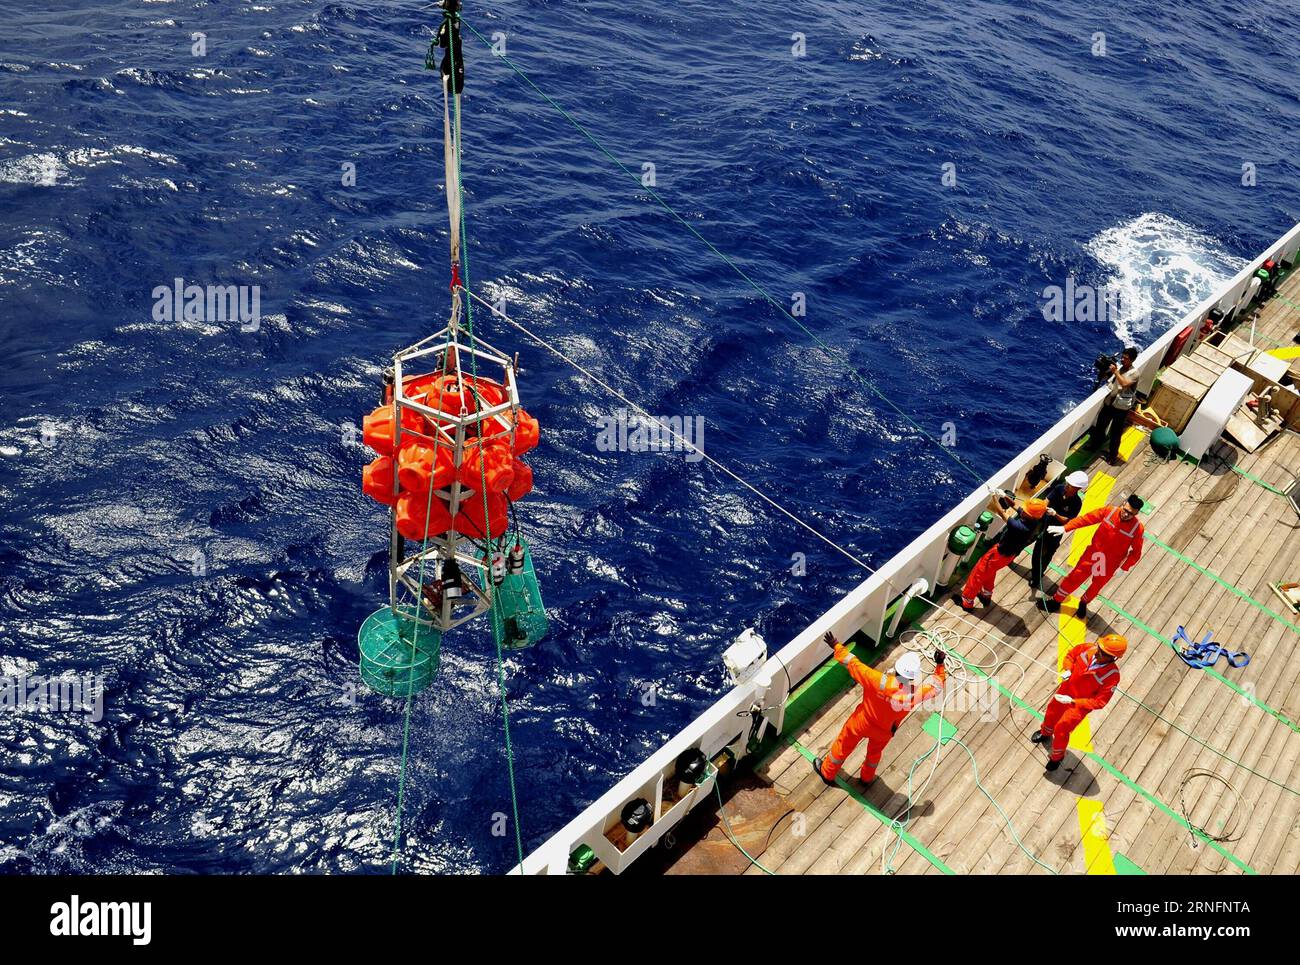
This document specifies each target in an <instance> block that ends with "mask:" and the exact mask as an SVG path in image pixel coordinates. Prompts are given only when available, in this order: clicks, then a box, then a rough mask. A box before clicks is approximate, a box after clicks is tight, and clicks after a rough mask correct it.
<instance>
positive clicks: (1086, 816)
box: [1056, 429, 1143, 875]
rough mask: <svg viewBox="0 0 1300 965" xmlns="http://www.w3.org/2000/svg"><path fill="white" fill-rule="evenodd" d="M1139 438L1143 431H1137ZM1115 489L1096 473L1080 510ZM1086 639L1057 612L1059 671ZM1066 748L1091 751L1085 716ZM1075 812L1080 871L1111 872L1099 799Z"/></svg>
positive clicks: (1074, 546) (1076, 550)
mask: <svg viewBox="0 0 1300 965" xmlns="http://www.w3.org/2000/svg"><path fill="white" fill-rule="evenodd" d="M1134 431H1135V430H1133V429H1129V430H1128V431H1127V432H1125V433H1124V444H1127V443H1129V442H1130V440H1129V434H1130V433H1132V432H1134ZM1137 435H1138V436H1139V439H1138V440H1137V441H1140V437H1141V436H1142V435H1143V433H1141V432H1138V433H1137ZM1124 444H1121V446H1120V454H1121V455H1122V456H1123V457H1124V458H1125V459H1127V458H1128V454H1127V453H1125V451H1124ZM1134 445H1136V442H1132V443H1131V444H1129V445H1128V452H1130V453H1131V452H1132V451H1133V446H1134ZM1114 488H1115V477H1114V476H1110V475H1108V474H1106V473H1104V472H1099V473H1097V474H1096V476H1094V477H1093V479H1092V482H1090V483H1089V484H1088V489H1087V491H1086V492H1085V493H1084V494H1083V509H1082V510H1081V512H1084V513H1087V512H1091V511H1092V510H1094V509H1097V508H1098V507H1100V506H1104V505H1106V500H1108V499H1109V498H1110V493H1111V490H1112V489H1114ZM1095 530H1096V527H1095V526H1089V527H1087V528H1085V529H1077V530H1075V531H1074V533H1073V534H1072V538H1071V540H1070V555H1069V558H1068V559H1069V566H1070V567H1071V568H1073V566H1074V564H1076V563H1078V562H1079V558H1080V557H1081V556H1083V551H1084V550H1086V549H1087V548H1088V544H1089V543H1091V542H1092V535H1093V532H1094V531H1095ZM1085 639H1087V626H1086V625H1085V624H1084V622H1083V621H1082V620H1080V619H1079V618H1078V617H1077V616H1075V615H1074V614H1073V613H1066V612H1065V611H1064V610H1062V611H1061V613H1060V615H1059V616H1058V618H1057V642H1056V651H1057V655H1056V667H1057V670H1058V671H1059V670H1062V669H1064V667H1065V656H1066V654H1068V653H1069V652H1070V651H1071V650H1072V649H1073V648H1074V647H1076V646H1078V645H1079V644H1081V643H1083V642H1084V640H1085ZM1070 747H1071V749H1073V750H1074V751H1076V752H1078V753H1079V754H1091V753H1093V747H1092V727H1091V726H1090V725H1089V723H1088V718H1086V717H1085V718H1084V719H1083V723H1081V724H1080V725H1079V726H1078V727H1076V728H1075V729H1074V733H1072V734H1071V735H1070ZM1077 807H1078V811H1079V835H1080V838H1081V840H1082V841H1083V859H1084V871H1085V873H1086V874H1090V875H1113V874H1116V871H1115V856H1114V854H1112V853H1111V850H1110V832H1109V831H1108V830H1107V828H1106V814H1105V812H1104V811H1103V809H1102V802H1101V801H1094V800H1091V799H1089V798H1084V797H1081V798H1079V800H1078V803H1077Z"/></svg>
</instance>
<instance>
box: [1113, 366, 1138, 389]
mask: <svg viewBox="0 0 1300 965" xmlns="http://www.w3.org/2000/svg"><path fill="white" fill-rule="evenodd" d="M1110 374H1111V375H1112V376H1113V377H1114V379H1115V381H1116V382H1118V383H1119V387H1120V388H1121V389H1127V388H1128V387H1129V386H1130V385H1132V384H1133V383H1134V382H1136V381H1137V376H1136V375H1135V376H1133V377H1132V378H1129V377H1128V376H1127V375H1125V374H1124V371H1123V370H1122V369H1121V368H1120V367H1119V366H1118V365H1112V366H1111V367H1110Z"/></svg>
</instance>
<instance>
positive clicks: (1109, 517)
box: [1045, 496, 1143, 617]
mask: <svg viewBox="0 0 1300 965" xmlns="http://www.w3.org/2000/svg"><path fill="white" fill-rule="evenodd" d="M1142 505H1143V503H1142V499H1141V498H1140V497H1138V496H1130V497H1129V498H1128V502H1126V503H1125V504H1124V505H1123V506H1102V507H1101V508H1100V509H1094V510H1093V511H1092V512H1090V513H1084V514H1083V515H1082V516H1076V517H1074V519H1072V520H1070V521H1069V522H1068V523H1066V524H1065V525H1064V526H1049V527H1047V532H1048V533H1050V534H1052V535H1053V536H1060V535H1061V534H1063V533H1069V532H1071V531H1072V530H1076V529H1082V528H1083V527H1085V526H1097V532H1095V533H1093V535H1092V542H1091V543H1089V544H1088V548H1087V549H1086V550H1084V551H1083V555H1082V556H1080V557H1079V562H1078V563H1076V564H1075V567H1074V569H1072V570H1070V572H1069V573H1068V574H1066V577H1065V579H1063V580H1062V581H1061V582H1060V585H1059V586H1057V588H1056V593H1055V595H1054V596H1053V598H1052V599H1050V600H1048V601H1047V602H1046V604H1045V605H1046V607H1047V609H1048V610H1050V611H1051V612H1052V613H1055V612H1056V611H1057V610H1059V609H1061V604H1062V603H1064V602H1065V599H1066V597H1068V596H1069V595H1070V594H1071V593H1073V592H1074V591H1075V590H1077V589H1078V588H1079V587H1080V586H1082V585H1083V581H1084V580H1086V579H1088V577H1092V582H1091V583H1089V584H1088V589H1087V590H1085V591H1084V593H1083V596H1081V597H1080V598H1079V612H1078V615H1079V616H1080V617H1086V616H1087V615H1088V604H1089V603H1091V602H1092V601H1093V599H1095V598H1096V596H1097V594H1098V593H1100V592H1101V588H1102V587H1103V586H1105V585H1106V584H1107V583H1108V582H1110V578H1111V577H1112V576H1114V575H1115V573H1116V572H1117V571H1119V570H1131V569H1133V567H1135V566H1137V562H1138V560H1140V559H1141V558H1142V535H1143V529H1142V521H1141V520H1140V519H1138V511H1139V510H1141V509H1142ZM1098 523H1100V524H1101V525H1099V526H1098V525H1097V524H1098Z"/></svg>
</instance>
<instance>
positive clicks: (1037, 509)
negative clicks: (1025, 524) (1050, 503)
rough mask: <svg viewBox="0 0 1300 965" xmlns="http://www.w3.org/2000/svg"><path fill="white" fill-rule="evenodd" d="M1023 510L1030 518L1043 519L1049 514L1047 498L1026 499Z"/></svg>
mask: <svg viewBox="0 0 1300 965" xmlns="http://www.w3.org/2000/svg"><path fill="white" fill-rule="evenodd" d="M1021 511H1022V512H1023V513H1024V514H1025V515H1026V516H1028V517H1029V518H1030V519H1042V518H1043V517H1044V516H1046V515H1047V500H1046V499H1026V500H1025V505H1024V507H1023V508H1022V510H1021Z"/></svg>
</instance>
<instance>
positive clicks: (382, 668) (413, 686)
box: [357, 607, 442, 697]
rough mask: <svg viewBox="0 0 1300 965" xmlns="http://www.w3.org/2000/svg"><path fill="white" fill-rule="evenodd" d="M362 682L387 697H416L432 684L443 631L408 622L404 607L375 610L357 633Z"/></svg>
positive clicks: (406, 610) (410, 620)
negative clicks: (413, 695)
mask: <svg viewBox="0 0 1300 965" xmlns="http://www.w3.org/2000/svg"><path fill="white" fill-rule="evenodd" d="M357 648H358V649H359V650H360V651H361V679H362V680H364V681H365V683H366V686H368V687H369V688H370V689H371V690H374V691H376V692H377V693H381V694H384V695H385V696H388V697H406V696H409V695H412V694H418V693H419V692H420V691H422V690H425V689H426V688H428V686H429V685H430V684H431V683H433V678H434V675H435V674H437V672H438V663H439V659H440V657H441V652H442V632H441V631H440V630H438V629H437V628H435V627H426V626H422V625H420V624H418V623H416V622H415V621H414V620H412V619H411V610H410V609H409V608H406V607H402V608H400V609H399V611H398V612H397V613H394V612H393V609H392V608H391V607H384V608H383V609H380V610H376V611H375V612H374V613H372V614H370V616H368V617H366V622H365V623H363V624H361V629H360V630H358V631H357Z"/></svg>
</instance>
